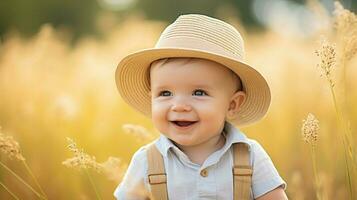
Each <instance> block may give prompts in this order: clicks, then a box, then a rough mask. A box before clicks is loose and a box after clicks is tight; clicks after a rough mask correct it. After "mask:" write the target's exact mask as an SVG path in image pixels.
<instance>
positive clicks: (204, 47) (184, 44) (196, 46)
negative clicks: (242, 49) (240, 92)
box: [155, 37, 243, 62]
mask: <svg viewBox="0 0 357 200" xmlns="http://www.w3.org/2000/svg"><path fill="white" fill-rule="evenodd" d="M155 48H158V49H160V48H174V49H190V50H197V51H203V52H207V53H211V54H217V55H220V56H224V57H228V58H231V59H234V60H238V61H241V62H243V56H241V55H240V54H237V53H234V52H231V51H229V50H227V49H225V48H223V47H221V46H218V45H216V44H214V43H211V42H209V41H205V40H202V39H198V38H190V37H179V38H178V37H176V38H169V39H166V40H159V41H158V42H157V43H156V45H155Z"/></svg>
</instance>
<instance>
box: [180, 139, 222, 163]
mask: <svg viewBox="0 0 357 200" xmlns="http://www.w3.org/2000/svg"><path fill="white" fill-rule="evenodd" d="M225 142H226V139H225V137H224V136H223V135H222V134H220V135H218V136H216V137H215V138H212V140H210V141H209V142H206V143H202V144H198V145H195V146H182V145H179V144H176V145H177V146H178V147H179V148H180V149H181V150H182V151H183V152H184V153H185V154H186V155H187V156H188V158H189V159H190V160H191V162H193V163H196V164H199V165H202V164H203V163H204V162H205V160H206V159H207V158H208V157H209V156H210V155H211V154H212V153H213V152H215V151H217V150H219V149H220V148H222V147H223V146H224V144H225Z"/></svg>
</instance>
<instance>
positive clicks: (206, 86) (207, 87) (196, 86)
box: [193, 84, 213, 89]
mask: <svg viewBox="0 0 357 200" xmlns="http://www.w3.org/2000/svg"><path fill="white" fill-rule="evenodd" d="M193 87H195V88H202V89H213V88H212V87H211V86H209V85H202V84H200V85H194V86H193Z"/></svg>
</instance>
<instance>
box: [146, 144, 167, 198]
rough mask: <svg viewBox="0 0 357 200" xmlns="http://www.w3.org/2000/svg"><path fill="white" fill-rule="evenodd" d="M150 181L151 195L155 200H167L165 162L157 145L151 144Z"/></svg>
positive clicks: (149, 159) (149, 157) (149, 153)
mask: <svg viewBox="0 0 357 200" xmlns="http://www.w3.org/2000/svg"><path fill="white" fill-rule="evenodd" d="M147 158H148V181H149V184H150V188H151V195H152V198H151V199H154V200H167V199H168V196H167V186H166V173H165V165H164V160H163V159H162V156H161V154H160V152H159V151H158V150H157V148H156V146H155V143H153V144H151V145H150V146H149V148H148V151H147Z"/></svg>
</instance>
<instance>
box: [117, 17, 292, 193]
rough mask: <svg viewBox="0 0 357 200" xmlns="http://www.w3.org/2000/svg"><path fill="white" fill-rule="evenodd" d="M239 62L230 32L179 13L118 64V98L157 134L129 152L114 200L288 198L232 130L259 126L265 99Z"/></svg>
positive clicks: (261, 158) (238, 45) (264, 158)
mask: <svg viewBox="0 0 357 200" xmlns="http://www.w3.org/2000/svg"><path fill="white" fill-rule="evenodd" d="M243 58H244V46H243V39H242V38H241V35H240V34H239V32H238V31H237V30H236V29H235V28H234V27H233V26H231V25H229V24H227V23H225V22H223V21H221V20H218V19H215V18H212V17H208V16H205V15H199V14H186V15H181V16H179V17H178V18H177V19H176V21H175V22H173V23H172V24H171V25H169V26H168V27H167V28H166V29H165V30H164V32H163V33H162V34H161V36H160V38H159V40H158V42H157V43H156V45H155V47H154V48H151V49H144V50H141V51H139V52H136V53H133V54H130V55H128V56H126V57H125V58H124V59H122V61H121V62H120V63H119V65H118V68H117V71H116V83H117V87H118V90H119V92H120V94H121V96H122V98H123V99H124V100H125V101H126V102H127V103H128V104H129V105H131V106H132V107H133V108H135V109H136V110H138V111H139V112H141V113H143V114H144V115H146V116H148V117H150V118H151V119H152V122H153V124H154V126H155V127H156V128H157V129H158V130H159V132H160V133H161V135H160V137H159V138H158V139H157V140H155V141H153V142H152V143H150V144H148V145H145V146H143V147H141V148H140V149H139V150H138V151H137V152H136V153H135V154H134V156H133V158H132V160H131V163H130V165H129V167H128V170H127V172H126V174H125V176H124V178H123V181H122V182H121V183H120V184H119V185H118V187H117V188H116V190H115V192H114V196H115V197H116V198H117V199H120V200H129V199H130V200H140V199H143V200H144V199H156V200H166V199H169V200H176V199H177V200H195V199H218V200H221V199H229V200H231V199H235V200H238V199H240V200H241V199H246V200H248V199H259V200H267V199H274V200H280V199H287V197H286V194H285V192H284V190H285V189H286V186H287V184H286V182H285V181H284V180H283V179H282V178H281V177H280V176H279V173H278V172H277V170H276V168H275V167H274V164H273V163H272V161H271V159H270V157H269V155H268V154H267V153H266V152H265V150H264V149H263V147H262V146H261V145H260V144H259V143H258V142H257V141H255V140H253V139H249V138H247V136H246V135H245V134H244V133H242V132H241V131H240V130H239V129H238V128H237V127H242V126H247V125H251V124H253V123H255V122H257V121H259V120H261V119H262V118H263V117H264V116H265V114H266V112H267V110H268V108H269V105H270V101H271V95H270V89H269V86H268V84H267V82H266V80H265V79H264V78H263V76H262V75H261V74H260V73H259V72H258V71H256V70H255V69H254V68H253V67H251V66H249V65H248V64H245V63H244V60H243Z"/></svg>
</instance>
